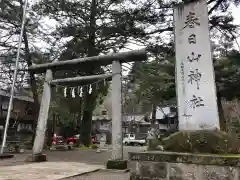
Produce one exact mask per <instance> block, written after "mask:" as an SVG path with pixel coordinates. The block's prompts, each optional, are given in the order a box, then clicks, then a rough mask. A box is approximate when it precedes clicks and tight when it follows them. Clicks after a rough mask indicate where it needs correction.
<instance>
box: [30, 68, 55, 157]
mask: <svg viewBox="0 0 240 180" xmlns="http://www.w3.org/2000/svg"><path fill="white" fill-rule="evenodd" d="M51 81H52V70H50V69H48V70H47V71H46V74H45V81H44V85H43V93H42V101H41V106H40V111H39V115H38V122H37V129H36V136H35V140H34V145H33V152H32V154H31V155H30V156H28V158H27V161H33V162H39V161H46V160H47V158H46V155H45V154H42V150H43V146H44V140H45V132H46V127H47V120H48V112H49V107H50V101H51V84H50V82H51Z"/></svg>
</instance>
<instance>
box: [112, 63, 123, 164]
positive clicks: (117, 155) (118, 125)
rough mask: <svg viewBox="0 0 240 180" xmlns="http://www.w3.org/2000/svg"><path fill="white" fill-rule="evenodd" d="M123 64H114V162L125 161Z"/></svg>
mask: <svg viewBox="0 0 240 180" xmlns="http://www.w3.org/2000/svg"><path fill="white" fill-rule="evenodd" d="M121 72H122V70H121V63H120V62H119V61H113V63H112V160H122V159H123V146H122V97H121V96H122V87H121V86H122V81H121V78H122V75H121Z"/></svg>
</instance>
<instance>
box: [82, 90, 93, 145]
mask: <svg viewBox="0 0 240 180" xmlns="http://www.w3.org/2000/svg"><path fill="white" fill-rule="evenodd" d="M84 97H85V98H84V102H86V103H84V110H83V117H82V121H81V128H80V129H81V131H80V141H81V143H82V144H83V145H84V146H87V147H88V146H89V145H90V144H91V141H90V139H91V131H92V114H93V109H94V107H95V102H96V100H95V97H94V88H93V92H92V94H88V91H87V88H85V90H84Z"/></svg>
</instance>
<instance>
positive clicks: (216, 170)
mask: <svg viewBox="0 0 240 180" xmlns="http://www.w3.org/2000/svg"><path fill="white" fill-rule="evenodd" d="M129 159H130V161H129V167H130V168H131V178H130V180H240V167H239V166H240V163H239V162H240V156H239V157H238V156H236V155H235V156H224V155H222V156H218V155H200V154H198V155H197V154H187V153H172V152H157V151H156V152H142V153H129Z"/></svg>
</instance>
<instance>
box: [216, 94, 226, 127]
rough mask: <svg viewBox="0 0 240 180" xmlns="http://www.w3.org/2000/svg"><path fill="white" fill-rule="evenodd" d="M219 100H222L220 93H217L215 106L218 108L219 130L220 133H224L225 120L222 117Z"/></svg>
mask: <svg viewBox="0 0 240 180" xmlns="http://www.w3.org/2000/svg"><path fill="white" fill-rule="evenodd" d="M221 99H222V96H221V93H220V92H217V106H218V114H219V124H220V129H221V131H226V130H227V126H226V119H225V117H224V111H223V106H222V101H221Z"/></svg>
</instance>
